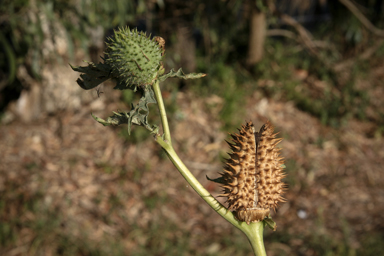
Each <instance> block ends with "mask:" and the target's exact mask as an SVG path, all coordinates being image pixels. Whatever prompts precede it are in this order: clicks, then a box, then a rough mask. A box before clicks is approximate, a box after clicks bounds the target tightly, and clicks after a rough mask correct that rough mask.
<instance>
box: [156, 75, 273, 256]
mask: <svg viewBox="0 0 384 256" xmlns="http://www.w3.org/2000/svg"><path fill="white" fill-rule="evenodd" d="M153 89H154V92H155V97H156V100H157V105H158V107H159V111H160V116H161V122H162V125H163V131H164V139H163V137H162V136H160V135H157V137H156V142H157V143H158V144H159V145H160V146H161V147H162V148H163V149H164V150H165V152H166V153H167V155H168V157H169V159H170V160H171V161H172V163H173V164H174V165H175V167H176V168H177V170H179V172H180V173H181V175H183V177H184V178H185V179H186V181H187V182H188V184H189V185H190V186H191V187H192V188H193V189H194V190H195V191H196V192H197V193H198V194H199V196H200V197H201V198H202V199H204V201H206V202H207V203H208V204H209V205H210V206H211V207H212V209H213V210H215V211H216V212H217V213H218V214H220V215H221V216H222V217H223V218H224V219H226V220H227V221H229V222H230V223H231V224H232V225H234V226H235V227H237V228H238V229H240V230H241V231H243V232H244V234H245V235H246V236H247V237H248V240H249V242H250V243H251V245H252V249H253V252H254V253H255V255H256V256H266V252H265V248H264V242H263V230H264V226H265V224H264V222H263V221H260V222H257V223H250V224H249V225H247V224H246V223H245V222H241V221H238V220H237V219H236V218H235V217H234V215H233V214H232V212H230V211H228V210H227V209H226V208H225V207H224V206H223V205H222V204H220V202H219V201H217V200H216V199H215V198H214V197H213V196H212V195H211V194H210V193H209V192H208V191H207V190H206V189H205V188H204V187H203V186H202V185H201V184H200V182H199V181H198V180H197V179H196V178H195V176H194V175H193V174H192V173H191V172H190V171H189V170H188V168H187V167H186V166H185V165H184V163H183V162H182V161H181V159H180V158H179V156H178V155H177V154H176V152H175V150H174V149H173V146H172V142H171V135H170V130H169V125H168V120H167V115H166V112H165V108H164V102H163V98H162V96H161V91H160V87H159V81H156V82H155V83H154V84H153Z"/></svg>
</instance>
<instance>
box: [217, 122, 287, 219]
mask: <svg viewBox="0 0 384 256" xmlns="http://www.w3.org/2000/svg"><path fill="white" fill-rule="evenodd" d="M231 136H232V138H233V142H234V143H235V144H232V143H228V144H229V145H230V147H231V149H232V151H233V152H232V153H231V154H229V155H230V157H231V158H230V159H228V160H227V162H226V165H225V170H224V172H223V173H221V176H222V177H221V178H220V179H221V181H220V183H221V186H222V188H223V189H224V193H223V194H222V195H221V196H224V197H227V203H228V209H229V210H231V211H233V212H234V214H235V216H236V218H237V219H238V220H240V221H245V222H247V223H248V224H249V223H250V222H257V221H261V220H263V219H264V218H265V217H267V216H268V215H269V212H270V209H275V208H276V207H277V204H278V202H284V201H285V200H284V199H283V198H282V196H281V195H282V193H283V192H284V190H285V189H284V187H285V184H284V183H283V182H282V181H281V179H282V178H284V177H285V174H284V172H283V164H284V161H283V158H281V157H280V156H279V154H280V153H279V152H280V149H279V148H277V147H276V145H277V144H278V143H279V142H280V141H281V140H282V139H277V138H275V137H276V133H275V134H274V133H273V126H272V125H271V123H270V122H267V123H266V124H264V125H263V126H262V127H261V129H260V131H259V132H256V131H255V128H254V126H253V124H252V122H248V123H247V124H246V125H243V127H242V129H240V134H231Z"/></svg>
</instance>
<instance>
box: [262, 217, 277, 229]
mask: <svg viewBox="0 0 384 256" xmlns="http://www.w3.org/2000/svg"><path fill="white" fill-rule="evenodd" d="M263 221H264V223H265V224H266V226H268V227H269V228H270V229H272V230H273V231H276V228H277V224H276V222H274V221H273V220H272V217H271V216H268V217H267V218H265V219H264V220H263Z"/></svg>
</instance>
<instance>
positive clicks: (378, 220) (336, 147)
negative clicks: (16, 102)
mask: <svg viewBox="0 0 384 256" xmlns="http://www.w3.org/2000/svg"><path fill="white" fill-rule="evenodd" d="M74 86H75V85H74ZM83 93H90V92H83ZM93 93H94V92H93ZM105 93H110V92H108V91H107V92H105ZM114 95H116V92H115V93H114ZM115 99H116V96H115ZM246 100H247V102H248V103H247V106H248V108H247V109H248V110H247V116H246V117H245V118H246V120H253V121H254V123H255V124H256V126H257V127H259V126H261V125H262V123H263V122H264V121H265V120H267V119H268V120H270V121H271V122H272V123H273V124H274V125H275V126H276V129H277V130H279V131H280V136H282V137H284V140H283V142H282V143H281V144H280V145H281V147H283V150H282V155H283V156H284V157H285V158H286V161H287V162H286V165H287V169H286V171H287V173H288V177H287V178H286V182H287V183H288V184H289V190H288V192H287V194H286V198H287V199H288V202H287V203H284V204H282V205H281V206H280V208H279V209H278V211H277V213H274V214H273V218H274V220H275V221H276V222H277V224H278V229H277V231H276V232H269V231H267V235H266V238H265V242H266V248H267V251H268V255H321V254H320V252H319V251H318V250H317V247H316V245H314V244H308V241H314V240H316V239H318V243H319V246H321V244H322V243H328V245H324V246H329V244H331V245H330V246H331V247H332V248H333V249H334V250H335V251H337V250H345V248H347V250H351V249H352V250H353V249H358V248H361V246H362V243H361V241H362V240H361V239H362V237H364V234H370V233H372V232H379V231H381V230H383V228H384V224H383V223H384V217H383V215H382V212H383V211H384V187H383V184H384V182H383V179H384V175H382V169H383V168H382V166H383V162H384V139H383V138H382V137H379V136H376V137H375V136H368V135H366V134H369V131H370V129H371V125H370V124H369V123H361V122H358V121H356V120H350V121H348V123H346V124H345V125H343V127H341V128H340V129H338V130H336V129H333V128H330V127H327V126H323V125H322V124H321V123H320V121H319V120H318V119H316V118H314V117H312V116H310V115H309V114H307V113H304V112H302V111H300V110H298V109H297V108H295V107H294V105H293V104H292V103H290V102H276V101H274V100H271V99H267V98H264V97H263V96H261V94H259V93H257V92H254V93H253V94H251V95H249V98H247V99H246ZM212 102H216V103H217V104H214V105H213V106H210V107H208V106H207V105H208V103H209V104H211V103H212ZM177 103H178V109H177V110H176V113H174V114H173V115H172V116H173V117H174V118H175V119H174V120H173V121H172V127H171V129H172V134H173V141H174V144H175V148H176V151H177V152H178V153H179V154H180V157H181V159H183V160H184V161H185V163H186V165H187V166H188V167H189V168H190V169H191V171H192V172H193V173H194V174H195V175H196V177H197V179H198V180H199V181H200V182H201V183H202V184H203V186H204V187H206V188H207V189H208V190H209V191H211V193H212V194H213V195H217V194H218V193H219V192H220V191H219V188H218V186H216V185H215V184H214V183H212V182H209V181H207V180H206V178H205V175H208V176H209V177H216V176H217V172H218V171H220V167H221V163H220V159H219V155H223V154H224V152H226V151H228V147H227V145H226V143H225V142H224V139H226V138H227V134H226V133H225V132H223V131H221V130H220V128H221V125H222V124H221V123H220V121H219V120H218V119H217V116H218V115H217V113H218V111H219V110H220V107H221V106H222V104H225V102H223V100H222V99H220V98H218V97H215V96H213V97H212V98H210V99H205V98H196V97H194V96H193V95H192V94H191V93H188V92H187V93H185V92H179V93H178V94H177ZM120 104H121V103H120ZM122 107H123V106H121V105H119V104H116V103H112V102H108V101H104V100H103V98H101V99H96V101H95V102H94V103H92V104H90V105H87V106H83V108H82V109H81V111H63V112H62V113H60V114H57V115H54V116H50V117H45V118H41V119H40V120H39V121H38V122H37V121H36V122H33V123H31V124H25V123H21V122H19V121H17V120H15V121H13V122H12V123H10V124H7V125H1V126H0V141H1V143H0V152H1V161H0V195H1V202H2V205H1V207H0V209H1V216H2V218H3V219H2V223H3V224H4V223H12V224H10V228H11V229H12V232H9V234H10V236H11V235H12V234H13V235H12V236H13V238H12V239H11V240H10V241H11V242H8V243H6V244H3V246H2V247H1V248H0V254H1V255H15V256H16V255H58V254H60V253H61V254H63V255H65V253H63V251H65V249H63V248H61V247H62V245H61V244H62V243H63V242H62V241H61V240H60V238H63V237H66V238H69V240H70V242H68V243H69V244H70V245H74V244H76V243H79V241H86V242H84V243H88V244H91V246H92V247H94V248H98V249H100V251H102V252H105V253H106V254H105V255H113V254H112V251H110V249H106V248H109V247H108V245H106V244H109V246H111V244H115V243H116V244H119V246H120V247H119V248H120V249H119V250H120V252H123V253H122V255H152V254H153V255H218V254H217V253H219V252H220V253H222V254H220V255H252V254H251V252H250V246H249V245H248V242H247V241H245V239H246V238H245V237H243V236H242V235H240V232H238V231H236V230H235V228H234V227H232V226H231V225H230V224H228V223H226V222H225V221H224V220H223V219H221V217H219V215H217V214H216V213H215V212H214V211H213V210H211V209H210V207H209V206H207V205H206V204H205V203H204V202H203V200H201V199H200V198H199V197H198V196H197V194H195V193H194V191H193V190H192V189H191V188H190V187H189V186H188V185H187V183H186V182H185V181H184V180H183V178H182V176H181V175H180V174H179V173H178V172H177V170H176V169H175V168H174V167H173V166H172V164H171V163H170V161H169V160H168V159H167V158H166V157H165V155H164V154H163V153H162V151H161V150H160V149H159V147H158V146H157V145H156V144H155V143H154V141H153V140H152V138H149V139H147V140H145V141H144V142H140V143H136V144H132V143H128V142H127V141H126V140H125V139H124V138H122V137H121V136H119V135H118V134H119V132H120V129H121V128H120V127H119V128H113V127H112V128H111V127H103V126H102V125H100V124H98V123H96V122H95V121H94V120H93V119H92V118H91V116H90V112H93V113H95V114H96V115H97V116H100V117H106V116H108V115H109V114H110V113H111V111H112V110H116V109H117V108H122ZM124 129H125V128H124ZM138 129H143V128H141V127H137V128H135V129H134V131H133V132H135V131H137V130H138ZM228 132H234V131H228ZM148 136H149V135H148ZM30 202H33V203H30ZM30 204H31V205H30ZM299 216H301V218H300V217H299ZM47 219H50V220H52V219H53V220H57V223H56V222H54V223H52V221H47V222H44V220H47ZM39 221H40V222H42V224H41V225H42V227H40V226H38V227H36V225H37V224H35V223H36V222H39ZM50 226H52V228H49V227H50ZM44 227H45V228H46V229H44ZM39 228H40V229H42V230H43V233H44V234H45V235H41V234H40V233H39V231H38V230H39ZM3 229H4V228H3ZM4 232H5V231H3V233H4ZM5 233H6V232H5ZM6 234H8V233H6ZM59 240H60V241H61V242H60V241H59ZM241 240H244V241H245V242H244V243H241V242H239V241H241ZM180 241H183V243H184V244H180ZM167 242H169V243H170V245H169V244H166V243H167ZM232 242H233V243H235V244H236V245H235V247H234V246H233V244H232ZM80 244H82V243H80ZM339 244H344V245H346V247H342V246H341V247H339ZM81 246H83V245H79V247H81ZM84 247H86V246H85V245H84ZM172 247H180V248H179V249H178V251H176V249H175V251H172V250H171V249H169V248H172ZM68 248H69V246H68ZM150 248H152V249H150ZM154 248H156V250H155V249H154ZM338 248H339V249H338ZM340 248H341V249H340ZM343 248H344V249H343ZM90 250H91V249H89V250H88V251H87V250H85V249H84V250H83V251H82V250H75V251H74V252H73V255H91V253H89V251H90ZM145 250H148V252H147V254H145V253H143V252H144V251H145ZM154 251H157V252H158V253H153V252H154ZM180 252H182V253H180ZM67 255H71V252H67ZM116 255H117V254H116ZM335 255H338V254H335ZM340 255H344V254H340ZM351 255H352V254H351Z"/></svg>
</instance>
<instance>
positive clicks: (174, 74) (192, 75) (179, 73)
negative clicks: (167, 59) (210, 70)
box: [159, 68, 207, 82]
mask: <svg viewBox="0 0 384 256" xmlns="http://www.w3.org/2000/svg"><path fill="white" fill-rule="evenodd" d="M206 75H207V74H203V73H190V74H187V75H186V74H184V72H183V70H182V69H181V68H180V69H179V70H177V72H175V70H173V69H171V71H169V73H167V74H165V75H162V76H160V77H159V81H160V82H163V81H164V80H166V79H167V78H169V77H178V78H182V79H197V78H201V77H205V76H206Z"/></svg>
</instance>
